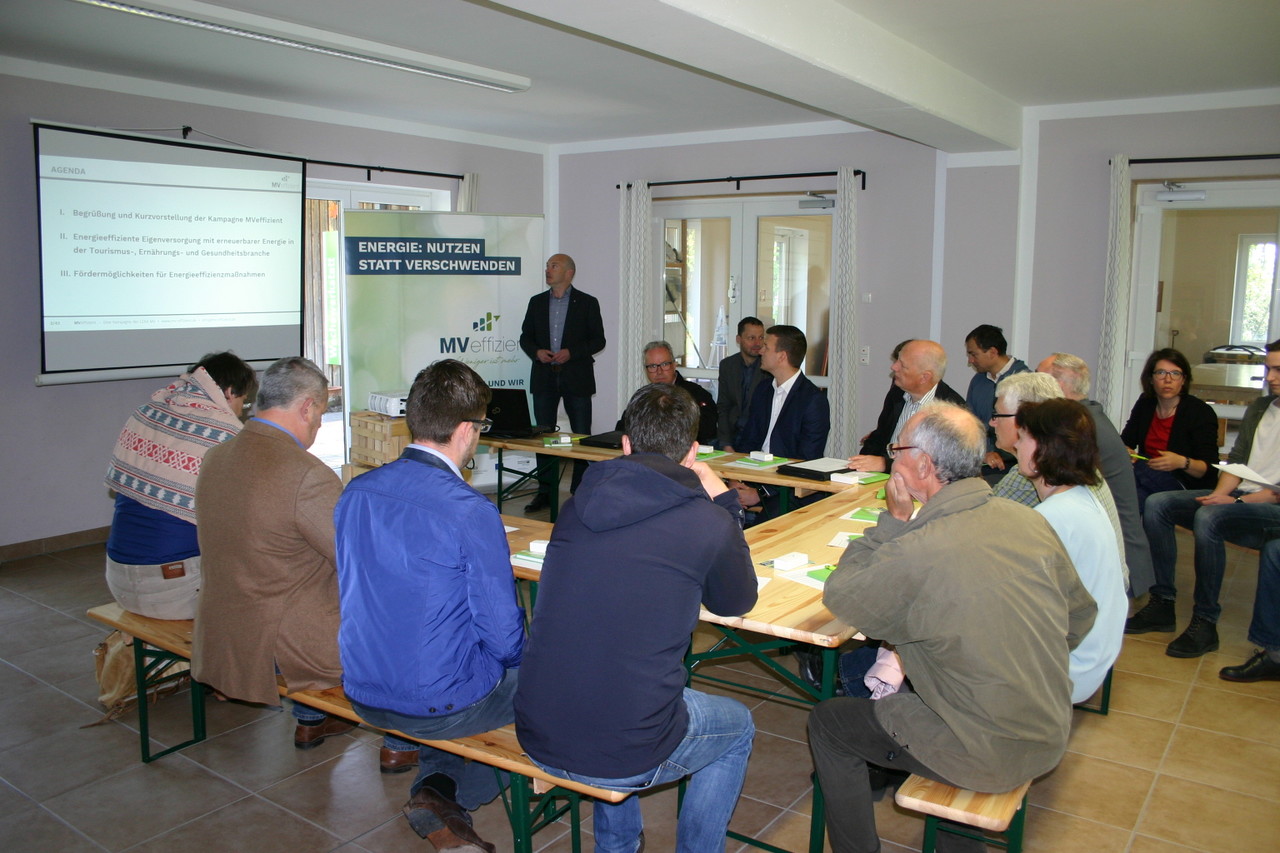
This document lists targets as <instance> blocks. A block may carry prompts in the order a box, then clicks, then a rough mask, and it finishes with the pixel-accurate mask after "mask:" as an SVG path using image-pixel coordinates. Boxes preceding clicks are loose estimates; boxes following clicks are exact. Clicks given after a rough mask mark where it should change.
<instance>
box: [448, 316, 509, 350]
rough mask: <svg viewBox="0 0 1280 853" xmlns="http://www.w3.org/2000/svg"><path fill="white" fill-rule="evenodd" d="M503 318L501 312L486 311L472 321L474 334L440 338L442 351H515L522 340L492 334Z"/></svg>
mask: <svg viewBox="0 0 1280 853" xmlns="http://www.w3.org/2000/svg"><path fill="white" fill-rule="evenodd" d="M501 319H502V315H501V314H494V313H493V312H492V311H486V312H484V313H483V314H481V315H480V317H479V319H476V320H473V321H472V322H471V331H472V333H473V334H471V335H468V336H466V337H463V336H461V335H455V336H453V337H449V338H441V339H440V352H441V353H442V354H444V353H473V354H479V353H509V352H515V351H516V349H517V348H518V347H519V344H520V342H519V341H517V340H516V339H514V338H501V337H497V336H495V335H493V334H491V333H492V332H493V330H494V326H495V325H497V322H498V321H499V320H501Z"/></svg>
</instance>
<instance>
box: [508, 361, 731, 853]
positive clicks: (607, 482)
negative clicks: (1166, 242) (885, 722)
mask: <svg viewBox="0 0 1280 853" xmlns="http://www.w3.org/2000/svg"><path fill="white" fill-rule="evenodd" d="M624 420H625V421H626V424H627V431H626V433H625V434H624V435H623V438H622V442H623V443H622V452H623V454H624V455H623V456H621V457H619V458H617V459H610V460H609V461H607V462H597V463H595V464H594V465H592V466H591V467H590V468H588V469H587V473H586V475H585V476H583V478H582V485H581V486H580V487H579V488H578V491H577V492H575V493H574V496H573V497H572V498H570V499H569V500H568V501H567V502H566V503H565V505H564V509H562V510H561V511H560V518H559V520H558V521H556V526H555V530H554V532H553V533H552V535H551V545H550V547H548V548H547V556H546V560H545V562H544V563H543V568H542V581H541V583H540V585H539V587H540V588H539V591H538V606H537V607H536V608H535V609H534V616H533V627H532V628H531V629H530V638H529V651H528V654H526V655H525V662H524V666H523V667H522V668H521V670H522V671H521V675H520V689H519V690H518V691H517V693H516V734H517V735H519V737H520V744H521V746H523V747H524V749H525V750H526V751H527V752H528V753H529V757H530V758H531V759H533V761H534V762H536V763H537V764H538V765H539V766H541V767H543V768H544V769H545V770H548V771H549V772H551V773H553V774H554V775H556V776H560V777H565V778H569V779H575V780H578V781H581V782H585V783H587V784H589V785H596V786H599V787H603V788H611V789H616V790H620V791H629V792H630V791H645V790H649V789H652V788H655V787H657V786H659V785H662V784H665V783H668V782H674V781H676V780H677V779H680V778H682V777H684V776H688V777H689V787H688V790H687V791H686V793H685V797H684V803H683V805H682V808H681V810H680V820H679V824H678V827H677V831H676V840H677V843H676V847H675V849H676V851H677V853H694V851H710V850H721V851H722V850H724V844H725V828H726V827H727V826H728V825H729V819H730V817H731V816H732V815H733V810H734V806H736V805H737V802H738V794H739V793H740V792H741V791H742V781H743V778H744V777H745V775H746V771H747V759H748V758H749V756H750V755H751V743H752V739H753V736H754V734H755V726H754V725H753V724H752V721H751V712H750V711H748V710H747V708H746V707H745V706H744V705H743V704H742V703H740V702H738V701H737V700H736V699H731V698H729V697H727V696H712V695H708V694H706V693H700V692H698V691H696V690H690V689H689V688H687V687H686V686H685V683H686V674H685V669H684V663H683V662H684V653H685V649H686V648H687V647H688V645H689V635H690V634H691V633H692V632H693V629H694V627H695V626H696V625H697V624H698V608H699V606H702V607H706V608H707V609H708V610H710V611H711V612H713V613H718V614H720V615H722V616H740V615H742V614H743V613H746V612H747V611H748V610H750V609H751V608H752V607H754V606H755V603H756V576H755V571H754V569H753V567H752V565H751V553H750V552H749V551H748V550H747V543H746V540H745V539H744V538H743V536H742V526H741V525H742V507H741V506H740V505H739V503H738V497H737V495H736V494H735V493H734V491H733V490H732V489H730V488H728V487H727V486H725V484H724V483H723V482H722V481H721V480H720V478H719V477H717V476H716V475H715V472H713V471H712V470H711V469H710V468H708V467H707V465H706V463H704V462H697V461H696V460H695V457H696V455H697V450H698V445H697V441H696V439H695V438H694V436H695V430H696V428H697V423H698V407H697V405H696V404H695V403H694V402H693V398H691V397H690V396H689V395H688V393H687V392H685V391H684V390H683V389H682V388H679V387H676V386H673V385H662V384H653V385H646V386H645V387H643V388H641V389H640V390H639V391H637V392H636V393H635V394H633V395H632V397H631V402H630V403H629V404H628V405H627V410H626V414H625V416H624ZM594 814H595V820H594V823H593V825H592V832H593V833H594V834H595V839H596V850H598V851H609V853H633V851H638V850H641V849H642V848H643V847H644V836H643V834H642V829H643V826H642V819H641V814H640V803H639V801H638V799H637V797H628V798H627V799H625V800H623V801H622V802H621V803H605V802H599V801H597V802H596V804H595V812H594Z"/></svg>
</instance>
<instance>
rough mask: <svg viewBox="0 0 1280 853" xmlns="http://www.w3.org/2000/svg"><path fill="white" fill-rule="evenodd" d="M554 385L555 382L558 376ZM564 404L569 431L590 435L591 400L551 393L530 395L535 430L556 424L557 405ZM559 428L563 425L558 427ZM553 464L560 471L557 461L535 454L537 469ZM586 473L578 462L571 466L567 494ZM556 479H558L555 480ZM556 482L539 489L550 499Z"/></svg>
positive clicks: (546, 481) (554, 458) (554, 457)
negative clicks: (571, 470)
mask: <svg viewBox="0 0 1280 853" xmlns="http://www.w3.org/2000/svg"><path fill="white" fill-rule="evenodd" d="M556 376H557V382H558V381H559V374H557V375H556ZM561 400H564V413H565V414H566V415H568V416H569V429H571V430H573V431H574V432H578V433H582V434H584V435H591V398H590V397H577V396H573V395H570V394H565V393H562V392H560V391H555V392H553V393H550V394H546V393H544V394H534V395H533V418H534V420H535V421H536V422H537V424H538V426H552V425H554V424H555V423H556V421H557V420H558V418H557V410H558V409H559V408H560V401H561ZM562 426H563V425H562ZM552 464H554V465H555V466H556V467H555V470H556V471H557V472H558V471H559V470H560V461H559V458H558V457H556V456H546V455H544V454H538V467H539V468H542V467H543V466H544V465H552ZM586 471H587V463H586V462H583V461H582V460H580V459H578V460H575V461H574V463H573V479H571V480H570V481H569V491H570V492H576V491H577V490H578V483H580V482H582V475H583V474H585V473H586ZM557 479H558V478H557ZM558 487H559V482H558V481H552V480H551V479H549V478H548V479H544V480H543V482H542V485H541V488H540V491H542V492H543V493H544V494H547V495H550V494H551V492H552V490H553V488H558Z"/></svg>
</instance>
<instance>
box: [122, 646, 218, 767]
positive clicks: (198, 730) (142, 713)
mask: <svg viewBox="0 0 1280 853" xmlns="http://www.w3.org/2000/svg"><path fill="white" fill-rule="evenodd" d="M180 661H181V662H183V663H185V662H186V661H187V659H186V658H184V657H182V656H181V655H176V654H174V653H173V652H168V651H165V650H164V649H159V648H156V647H154V646H149V645H147V644H146V643H144V642H143V641H142V640H139V639H138V638H137V637H134V638H133V666H134V687H135V689H136V690H137V692H138V736H139V738H140V739H141V741H142V761H143V762H144V763H148V764H149V763H150V762H152V761H155V760H156V759H157V758H161V757H163V756H166V755H168V754H169V753H171V752H177V751H178V750H180V749H186V748H187V747H188V746H191V745H192V744H193V743H200V741H202V740H204V739H205V718H204V685H203V684H200V683H199V682H197V681H196V680H195V679H192V680H191V738H190V740H185V741H183V742H182V743H180V744H177V745H175V746H171V747H169V748H168V749H164V750H161V751H160V752H157V753H154V754H153V753H152V752H151V714H150V710H151V708H150V703H149V702H148V701H147V691H148V690H149V689H150V688H152V687H156V686H158V685H160V684H164V683H165V682H167V681H174V680H176V679H178V678H181V677H182V676H183V675H185V674H186V673H185V672H182V673H170V672H169V671H168V670H169V668H170V667H171V666H173V664H175V663H178V662H180Z"/></svg>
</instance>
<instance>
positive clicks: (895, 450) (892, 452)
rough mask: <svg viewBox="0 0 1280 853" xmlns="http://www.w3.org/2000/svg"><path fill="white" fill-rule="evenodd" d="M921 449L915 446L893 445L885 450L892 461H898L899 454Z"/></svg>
mask: <svg viewBox="0 0 1280 853" xmlns="http://www.w3.org/2000/svg"><path fill="white" fill-rule="evenodd" d="M919 449H920V448H919V447H917V446H916V445H914V444H891V445H889V446H888V447H887V448H886V449H885V453H886V454H888V456H889V458H890V459H897V458H898V454H900V453H901V452H902V451H904V450H919Z"/></svg>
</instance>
